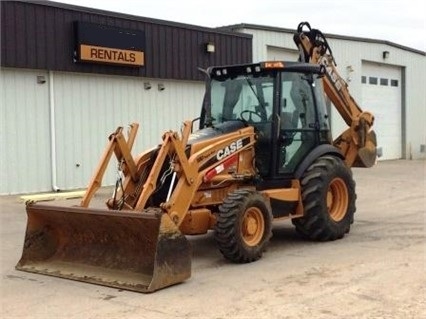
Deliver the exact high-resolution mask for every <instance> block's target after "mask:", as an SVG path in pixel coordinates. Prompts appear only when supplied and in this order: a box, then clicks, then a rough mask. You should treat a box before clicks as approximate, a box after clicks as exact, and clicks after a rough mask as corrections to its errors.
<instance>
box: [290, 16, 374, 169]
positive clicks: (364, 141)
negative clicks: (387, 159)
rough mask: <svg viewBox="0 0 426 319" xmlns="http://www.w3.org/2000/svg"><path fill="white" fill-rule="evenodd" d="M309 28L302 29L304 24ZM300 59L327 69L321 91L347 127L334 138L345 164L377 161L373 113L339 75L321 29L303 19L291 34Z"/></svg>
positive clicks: (372, 163)
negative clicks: (295, 31)
mask: <svg viewBox="0 0 426 319" xmlns="http://www.w3.org/2000/svg"><path fill="white" fill-rule="evenodd" d="M305 26H306V27H307V28H308V30H307V31H304V30H303V28H304V27H305ZM294 41H295V43H296V45H297V47H298V48H299V54H300V57H299V59H300V60H301V61H302V62H307V63H312V64H322V65H324V66H325V68H326V70H327V72H326V76H325V77H324V78H323V85H324V91H325V94H326V95H327V97H328V98H329V99H330V101H331V102H332V103H333V105H334V106H335V107H336V109H337V111H338V112H339V113H340V115H341V116H342V118H343V120H344V121H345V122H346V124H347V125H348V126H349V128H348V129H347V130H346V131H345V132H343V133H342V134H341V135H340V136H339V137H338V138H337V139H335V140H334V145H335V146H336V147H338V148H339V149H340V150H341V152H342V153H343V155H344V156H345V161H346V164H347V165H348V166H350V167H351V166H358V167H371V166H372V165H374V163H375V161H376V135H375V133H374V131H373V130H371V127H372V126H373V123H374V116H373V115H372V114H371V113H369V112H365V111H363V110H362V109H361V107H360V106H359V105H358V104H357V103H356V101H355V100H354V98H353V97H352V96H351V94H350V93H349V89H348V85H347V83H346V82H345V80H344V79H343V78H342V77H341V76H340V75H339V73H338V71H337V68H336V63H335V61H334V58H333V54H332V51H331V49H330V46H329V45H328V42H327V39H326V38H325V36H324V35H323V34H322V32H321V31H319V30H316V29H311V27H310V25H309V23H307V22H302V23H300V24H299V26H298V28H297V33H296V34H295V35H294Z"/></svg>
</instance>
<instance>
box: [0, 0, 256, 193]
mask: <svg viewBox="0 0 426 319" xmlns="http://www.w3.org/2000/svg"><path fill="white" fill-rule="evenodd" d="M251 38H252V36H251V35H248V34H237V33H234V32H229V31H223V30H215V29H209V28H203V27H197V26H192V25H185V24H180V23H173V22H167V21H160V20H153V19H147V18H141V17H136V16H131V15H125V14H119V13H113V12H106V11H102V10H95V9H89V8H83V7H77V6H70V5H65V4H60V3H54V2H45V1H2V2H1V76H0V78H1V94H0V103H1V104H0V105H1V107H0V121H1V134H0V147H1V151H0V168H1V170H0V179H1V181H2V182H1V183H0V194H13V193H24V192H40V191H50V190H52V189H54V190H58V189H61V190H62V189H72V188H81V187H85V186H86V185H87V183H88V181H89V179H90V176H91V174H92V172H93V170H94V168H95V167H96V165H97V161H98V159H99V157H100V155H101V154H102V151H103V148H104V146H105V145H106V143H107V137H108V135H109V134H110V133H112V132H113V131H114V130H115V129H116V127H117V126H126V125H127V124H130V123H132V122H139V123H140V125H141V126H140V129H139V134H138V138H137V141H136V144H135V146H134V150H135V152H138V151H142V150H145V149H147V148H149V147H152V146H154V145H156V144H157V143H159V142H160V141H161V136H162V133H163V132H164V131H165V130H169V129H174V130H178V129H180V124H181V123H182V122H183V121H184V120H186V119H194V118H196V117H198V116H199V114H200V107H201V103H202V98H203V92H204V84H203V80H204V79H203V75H202V73H201V72H200V71H199V70H198V67H201V68H206V67H207V66H209V65H221V64H233V63H238V62H250V61H251V60H252V43H251ZM114 180H115V172H114V168H112V169H111V170H110V172H109V174H108V176H106V179H105V182H106V183H107V184H108V183H109V184H111V183H112V182H113V181H114Z"/></svg>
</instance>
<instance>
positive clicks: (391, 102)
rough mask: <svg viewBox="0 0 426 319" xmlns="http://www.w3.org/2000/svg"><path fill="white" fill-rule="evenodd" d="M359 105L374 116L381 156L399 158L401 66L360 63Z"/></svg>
mask: <svg viewBox="0 0 426 319" xmlns="http://www.w3.org/2000/svg"><path fill="white" fill-rule="evenodd" d="M361 82H362V108H363V109H364V110H368V111H371V112H372V113H373V114H374V116H375V124H374V127H375V128H374V129H375V131H376V133H377V142H378V147H381V149H382V153H383V155H382V157H381V158H380V159H398V158H401V149H402V126H401V106H402V104H401V101H402V99H401V68H399V67H393V66H387V65H380V64H373V63H368V62H363V64H362V77H361Z"/></svg>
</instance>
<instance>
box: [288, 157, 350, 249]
mask: <svg viewBox="0 0 426 319" xmlns="http://www.w3.org/2000/svg"><path fill="white" fill-rule="evenodd" d="M301 187H302V201H303V207H304V210H305V212H304V216H303V217H302V218H297V219H294V220H293V224H294V225H295V226H296V230H297V231H298V233H299V234H301V235H302V236H303V237H305V238H308V239H312V240H318V241H327V240H336V239H340V238H342V237H343V236H344V235H345V233H348V232H349V230H350V226H351V224H352V223H353V218H354V213H355V210H356V208H355V200H356V194H355V182H354V180H353V178H352V172H351V170H350V168H348V167H347V166H346V165H345V164H344V162H343V161H342V160H341V159H340V158H337V157H333V156H322V157H320V158H318V159H317V160H316V161H314V163H312V164H311V166H310V167H309V168H308V169H307V170H306V172H305V173H304V174H303V175H302V178H301Z"/></svg>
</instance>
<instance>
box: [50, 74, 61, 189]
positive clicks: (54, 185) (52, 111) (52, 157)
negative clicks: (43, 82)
mask: <svg viewBox="0 0 426 319" xmlns="http://www.w3.org/2000/svg"><path fill="white" fill-rule="evenodd" d="M49 110H50V162H51V173H52V189H53V190H54V191H55V192H59V191H60V190H61V189H60V188H59V187H58V186H57V176H56V168H57V162H56V126H55V91H54V87H53V71H51V70H50V71H49Z"/></svg>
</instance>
